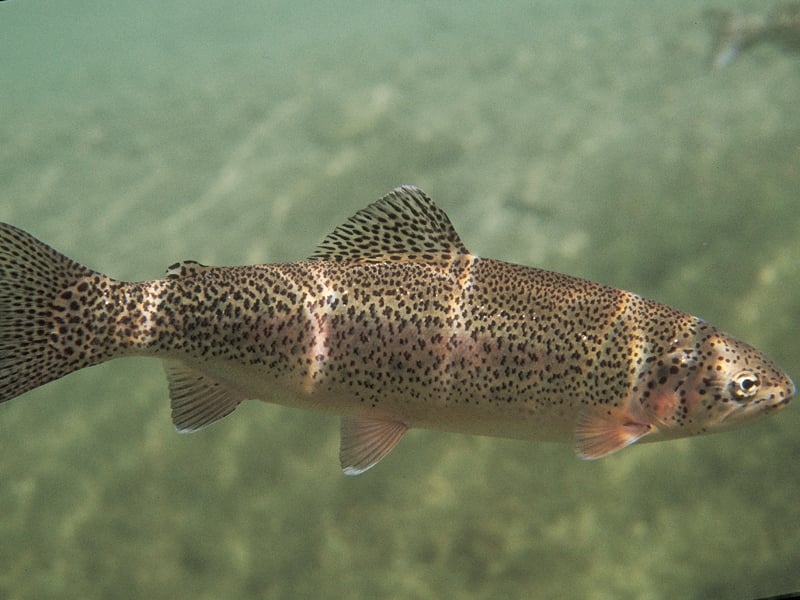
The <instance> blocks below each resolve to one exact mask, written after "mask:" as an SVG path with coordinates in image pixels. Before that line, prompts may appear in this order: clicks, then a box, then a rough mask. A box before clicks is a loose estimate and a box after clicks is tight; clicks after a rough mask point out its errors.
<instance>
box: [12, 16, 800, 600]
mask: <svg viewBox="0 0 800 600" xmlns="http://www.w3.org/2000/svg"><path fill="white" fill-rule="evenodd" d="M709 6H712V4H709ZM713 6H716V7H726V6H728V7H730V8H742V9H744V8H751V9H753V10H760V11H763V10H766V9H767V8H768V5H767V3H763V2H756V1H752V2H749V3H748V2H742V3H733V2H725V1H724V0H720V1H719V2H717V3H716V4H713ZM770 6H771V5H770ZM706 7H707V6H706V5H705V4H704V3H700V2H696V1H695V0H674V1H670V2H657V3H644V2H635V1H633V0H614V1H609V2H590V1H589V0H585V1H577V0H575V1H570V0H551V1H540V2H530V1H524V2H523V1H517V2H514V1H511V2H503V3H485V2H474V1H468V2H462V3H457V4H456V3H451V2H402V3H398V2H366V1H360V2H359V1H353V2H346V3H333V2H321V1H303V2H291V1H263V0H242V1H240V2H236V3H221V2H209V1H207V0H200V1H194V2H188V1H183V2H178V1H169V0H159V1H155V0H143V1H139V2H121V3H118V2H106V1H101V0H85V1H84V0H79V1H76V2H69V3H66V2H52V1H50V2H48V1H44V2H35V1H33V0H8V1H6V2H2V3H0V55H1V56H2V61H0V220H3V221H7V222H10V223H13V224H15V225H17V226H20V227H22V228H24V229H26V230H28V231H30V232H32V233H33V234H34V235H36V236H37V237H39V238H41V239H43V240H45V241H46V242H48V243H49V244H51V245H52V246H54V247H55V248H57V249H59V250H61V251H62V252H64V253H66V254H67V255H69V256H70V257H72V258H75V259H77V260H79V261H81V262H83V263H84V264H86V265H88V266H90V267H92V268H94V269H96V270H99V271H102V272H104V273H107V274H109V275H112V276H114V277H116V278H121V279H130V280H139V279H149V278H155V277H160V276H161V275H162V274H163V271H164V268H165V267H166V266H167V265H168V264H170V263H172V262H174V261H176V260H179V259H187V258H191V259H196V260H199V261H201V262H204V263H207V264H249V263H262V262H274V261H286V260H294V259H300V258H303V257H306V256H308V255H309V254H311V252H312V251H313V249H314V247H315V245H316V244H317V243H318V242H319V241H320V240H321V239H322V238H323V237H324V236H325V235H326V234H327V233H329V232H330V231H331V230H332V229H333V228H334V227H335V226H336V225H338V224H339V223H340V222H343V221H344V220H345V219H346V218H348V217H349V216H350V215H351V214H353V213H354V212H355V211H357V210H358V209H360V208H362V207H364V206H366V205H367V204H368V203H370V202H372V201H373V200H375V199H377V198H378V197H379V196H382V195H383V194H384V193H386V192H387V191H389V190H390V189H392V188H393V187H395V186H397V185H400V184H404V183H414V184H416V185H418V186H420V187H422V188H423V189H424V190H425V191H426V192H428V194H430V195H431V196H432V197H433V199H434V200H435V201H436V202H437V203H438V204H440V205H441V206H442V207H443V208H444V209H445V210H446V211H447V212H448V214H449V215H450V218H451V220H452V221H453V223H454V225H455V227H456V230H457V231H458V232H459V233H460V234H461V237H462V239H463V240H464V242H465V244H466V245H467V247H468V248H470V250H472V251H473V252H475V253H477V254H479V255H482V256H489V257H493V258H500V259H504V260H508V261H513V262H519V263H524V264H528V265H533V266H538V267H543V268H548V269H552V270H557V271H561V272H567V273H570V274H573V275H577V276H581V277H586V278H590V279H593V280H597V281H600V282H603V283H606V284H610V285H613V286H616V287H621V288H625V289H629V290H632V291H635V292H638V293H640V294H642V295H645V296H648V297H652V298H655V299H658V300H660V301H662V302H665V303H667V304H670V305H673V306H675V307H677V308H680V309H683V310H685V311H687V312H690V313H693V314H697V315H699V316H702V317H704V318H706V319H707V320H709V321H711V322H712V323H714V324H715V325H717V326H719V327H721V328H722V329H723V330H726V331H728V332H730V333H732V334H734V335H736V336H738V337H741V338H743V339H745V340H747V341H748V342H750V343H752V344H753V345H755V346H756V347H758V348H759V349H761V350H763V351H764V352H766V353H767V354H769V355H770V356H772V357H773V358H774V359H775V360H776V361H777V362H778V364H780V365H781V366H782V367H783V368H784V369H786V370H787V371H788V372H789V373H791V374H793V375H794V376H795V377H796V378H797V377H800V345H798V342H797V323H798V319H800V308H799V307H800V278H799V276H800V210H798V208H799V205H800V110H798V109H799V108H800V105H799V104H798V98H800V57H798V56H796V55H795V56H793V55H790V54H786V53H783V52H781V51H780V50H779V49H776V48H774V47H770V46H768V45H766V46H763V47H758V48H756V49H754V50H752V51H750V52H747V53H745V54H743V55H742V56H741V57H740V58H739V59H738V60H737V61H735V62H734V63H733V64H732V65H730V66H729V67H727V68H725V69H723V70H720V71H717V72H712V71H710V70H709V52H710V48H711V44H712V32H711V31H710V29H709V26H708V24H707V23H706V22H704V20H703V17H702V11H703V9H704V8H706ZM796 404H797V403H795V404H792V405H791V406H790V407H789V408H788V409H787V410H785V411H783V412H781V413H779V414H777V415H775V416H772V417H768V418H765V419H763V420H760V421H758V422H756V423H754V424H752V425H750V426H748V427H747V428H745V429H741V430H736V431H733V432H729V433H724V434H719V435H713V436H708V437H701V438H697V439H691V440H680V441H673V442H666V443H660V444H647V445H642V446H634V447H632V448H631V449H627V450H625V451H624V452H621V453H619V454H615V455H613V456H611V457H609V458H607V459H604V460H601V461H596V462H583V461H580V460H577V459H576V458H575V456H574V455H573V453H572V450H571V448H570V447H569V446H566V445H553V444H546V443H533V442H520V441H509V440H500V439H491V438H482V437H474V436H465V435H455V434H444V433H438V432H432V431H412V432H411V433H410V434H409V435H407V436H406V437H405V438H404V440H403V441H402V443H401V444H400V445H399V446H398V448H397V449H396V450H395V451H394V452H392V453H391V455H390V456H388V457H387V458H386V459H385V460H383V461H382V462H381V463H380V464H379V465H378V466H377V467H376V468H374V469H372V470H371V471H369V472H368V473H366V474H364V475H362V476H359V477H355V478H353V477H346V476H344V475H342V473H341V471H340V469H339V465H338V437H339V428H338V419H335V418H331V417H326V416H320V415H316V414H313V413H307V412H303V411H297V410H291V409H286V408H280V407H277V406H273V405H268V404H263V403H258V402H250V403H245V404H243V405H242V406H240V407H239V409H238V410H237V411H236V413H235V414H233V415H232V416H231V417H229V418H227V419H224V420H223V421H221V422H220V423H218V424H216V425H214V426H212V427H210V428H208V429H206V430H203V431H202V432H200V433H197V434H194V435H178V434H176V433H175V432H174V430H173V427H172V424H171V421H170V416H169V402H168V396H167V385H166V381H165V378H164V375H163V372H162V369H161V367H160V365H159V363H158V361H156V360H152V359H150V360H148V359H128V360H121V361H115V362H112V363H108V364H105V365H102V366H98V367H94V368H92V369H88V370H85V371H82V372H80V373H77V374H73V375H71V376H69V377H66V378H64V379H63V380H60V381H58V382H55V383H52V384H49V385H47V386H45V387H44V388H40V389H38V390H36V391H34V392H31V393H29V394H26V395H25V396H24V397H23V398H19V399H17V400H14V401H12V402H9V403H7V404H4V405H2V406H0V541H1V542H0V598H14V599H28V598H30V599H34V598H35V599H43V598H86V599H91V598H112V597H113V598H150V599H160V598H164V599H167V598H170V599H171V598H179V597H191V598H198V599H203V598H208V599H211V598H303V597H316V598H396V599H412V598H420V599H422V598H434V597H441V598H486V599H489V598H501V597H503V598H548V597H562V598H567V597H571V598H589V599H612V598H613V599H620V598H622V599H624V598H632V599H633V598H637V599H638V598H646V599H661V598H664V599H667V598H670V599H672V598H698V599H700V598H754V597H759V596H766V595H770V594H778V593H785V592H789V591H798V590H800V569H798V565H799V564H800V502H798V498H800V470H799V469H798V464H800V435H798V433H797V432H798V430H799V429H800V414H799V412H798V407H797V405H796Z"/></svg>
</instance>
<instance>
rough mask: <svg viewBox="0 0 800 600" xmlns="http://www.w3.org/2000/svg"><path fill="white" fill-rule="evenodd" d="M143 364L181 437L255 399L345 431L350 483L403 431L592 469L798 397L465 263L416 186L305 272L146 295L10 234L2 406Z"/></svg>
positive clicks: (633, 298)
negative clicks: (639, 445) (155, 370)
mask: <svg viewBox="0 0 800 600" xmlns="http://www.w3.org/2000/svg"><path fill="white" fill-rule="evenodd" d="M133 355H142V356H153V357H157V358H161V359H163V360H164V362H165V365H166V369H167V374H168V379H169V387H170V396H171V401H172V416H173V422H174V424H175V426H176V427H177V428H178V430H180V431H194V430H197V429H199V428H202V427H204V426H205V425H208V424H210V423H212V422H214V421H216V420H218V419H220V418H222V417H223V416H225V415H227V414H229V413H230V412H232V411H233V410H234V409H235V408H236V406H237V405H238V404H239V403H240V402H241V401H242V400H245V399H260V400H265V401H268V402H274V403H277V404H283V405H287V406H294V407H298V408H305V409H310V410H317V411H324V412H328V413H331V414H335V415H340V416H342V448H341V456H340V458H341V462H342V467H343V469H344V470H345V472H346V473H349V474H357V473H361V472H363V471H364V470H366V469H368V468H370V467H371V466H372V465H374V464H375V463H376V462H377V461H378V460H380V459H381V458H382V457H383V456H385V455H386V453H388V452H389V451H390V450H391V449H392V448H393V447H394V446H395V445H396V443H397V442H398V441H399V439H400V438H401V437H402V435H403V434H404V433H405V431H406V430H407V429H408V428H411V427H421V428H427V429H438V430H443V431H454V432H465V433H474V434H482V435H491V436H498V437H509V438H520V439H531V440H547V441H560V442H569V443H572V444H574V446H575V449H576V452H577V453H578V455H579V456H581V457H583V458H599V457H601V456H605V455H606V454H609V453H611V452H614V451H616V450H619V449H621V448H623V447H625V446H627V445H628V444H631V443H633V442H635V441H637V440H639V439H643V441H656V440H659V439H668V438H675V437H685V436H690V435H697V434H702V433H708V432H712V431H716V430H720V429H725V428H729V427H731V426H734V425H736V424H739V423H742V422H744V421H747V420H749V419H751V418H752V417H754V416H756V415H758V414H762V413H766V412H771V411H774V410H777V409H778V408H780V407H783V406H785V405H786V404H787V403H788V402H789V399H790V398H791V396H792V395H793V394H794V392H795V387H794V384H793V383H792V381H791V379H789V377H788V376H787V375H786V374H785V373H784V372H783V371H781V370H780V369H779V368H778V367H777V366H775V365H774V364H773V363H772V362H771V361H770V360H769V359H767V358H766V357H765V356H764V355H762V354H761V353H760V352H758V351H757V350H755V349H753V348H752V347H750V346H748V345H746V344H744V343H742V342H740V341H738V340H736V339H734V338H732V337H730V336H728V335H726V334H724V333H722V332H721V331H719V330H717V329H715V328H714V327H713V326H711V325H709V324H707V323H705V322H704V321H702V320H701V319H698V318H696V317H692V316H690V315H687V314H685V313H682V312H680V311H677V310H674V309H672V308H669V307H667V306H665V305H663V304H659V303H657V302H654V301H651V300H647V299H645V298H642V297H640V296H637V295H635V294H632V293H630V292H625V291H622V290H618V289H614V288H610V287H607V286H603V285H600V284H597V283H593V282H590V281H585V280H581V279H576V278H573V277H569V276H567V275H561V274H558V273H553V272H549V271H543V270H539V269H534V268H530V267H524V266H520V265H513V264H509V263H505V262H501V261H496V260H491V259H483V258H479V257H477V256H475V255H473V254H471V253H469V251H467V249H466V248H465V247H464V245H463V244H462V242H461V240H460V239H459V238H458V235H457V234H456V233H455V231H454V230H453V228H452V226H451V225H450V222H449V220H448V218H447V216H446V215H445V214H444V212H442V211H441V209H439V208H438V207H437V206H436V205H435V204H433V203H432V202H431V201H430V199H428V198H427V196H425V195H424V194H423V193H422V192H421V191H420V190H418V189H416V188H413V187H410V186H407V187H403V188H398V189H396V190H394V191H393V192H391V193H390V194H388V195H387V196H385V197H384V198H382V199H381V200H380V201H378V202H376V203H375V204H373V205H371V206H369V207H367V208H366V209H364V210H362V211H360V212H359V213H357V214H356V215H355V216H354V217H353V218H352V219H350V220H349V221H348V222H346V223H345V224H343V225H342V226H340V227H339V228H337V229H336V230H335V231H334V232H333V233H332V234H331V235H330V236H329V237H328V238H327V239H326V240H325V241H324V242H323V243H322V245H321V246H320V247H319V249H318V250H317V252H316V253H315V254H314V255H313V256H312V257H311V258H310V259H308V260H306V261H301V262H295V263H283V264H268V265H259V266H246V267H207V266H204V265H200V264H198V263H193V262H189V261H187V262H184V263H178V264H175V265H173V266H171V267H170V268H169V270H168V272H167V277H166V278H165V279H161V280H154V281H146V282H138V283H125V282H119V281H115V280H112V279H110V278H108V277H106V276H104V275H101V274H99V273H96V272H94V271H91V270H89V269H87V268H85V267H83V266H81V265H78V264H77V263H75V262H73V261H71V260H69V259H67V258H66V257H64V256H63V255H61V254H59V253H57V252H56V251H54V250H52V249H50V248H49V247H47V246H45V245H44V244H42V243H41V242H39V241H38V240H35V239H34V238H32V237H31V236H29V235H28V234H26V233H24V232H22V231H20V230H18V229H16V228H13V227H11V226H9V225H3V226H2V229H0V401H4V400H8V399H10V398H12V397H15V396H17V395H19V394H21V393H23V392H25V391H27V390H29V389H32V388H34V387H37V386H39V385H42V384H43V383H46V382H47V381H50V380H52V379H56V378H58V377H61V376H63V375H65V374H67V373H69V372H71V371H74V370H77V369H80V368H83V367H86V366H90V365H93V364H98V363H101V362H104V361H106V360H109V359H112V358H118V357H124V356H133Z"/></svg>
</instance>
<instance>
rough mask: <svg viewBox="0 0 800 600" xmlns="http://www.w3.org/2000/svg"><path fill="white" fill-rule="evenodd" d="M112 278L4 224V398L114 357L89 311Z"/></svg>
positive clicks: (0, 359)
mask: <svg viewBox="0 0 800 600" xmlns="http://www.w3.org/2000/svg"><path fill="white" fill-rule="evenodd" d="M112 283H114V282H113V280H111V279H109V278H107V277H105V276H104V275H101V274H99V273H96V272H94V271H92V270H90V269H88V268H86V267H84V266H82V265H80V264H78V263H77V262H75V261H73V260H70V259H69V258H67V257H66V256H64V255H62V254H60V253H59V252H56V251H55V250H53V249H52V248H50V247H49V246H47V245H46V244H44V243H42V242H40V241H39V240H37V239H36V238H34V237H33V236H31V235H29V234H28V233H25V232H24V231H22V230H21V229H17V228H16V227H13V226H11V225H7V224H5V223H0V402H5V401H6V400H10V399H11V398H15V397H16V396H19V395H20V394H23V393H24V392H27V391H28V390H32V389H33V388H36V387H39V386H40V385H44V384H45V383H48V382H49V381H53V380H54V379H58V378H59V377H63V376H64V375H66V374H68V373H71V372H72V371H76V370H78V369H81V368H83V367H87V366H89V365H92V364H97V363H99V362H102V361H104V360H107V359H108V358H111V356H109V355H105V356H98V354H103V353H98V352H97V351H96V348H95V347H94V343H95V337H96V335H95V333H94V332H93V331H92V330H94V329H95V326H94V324H89V325H87V323H86V321H87V320H88V321H91V319H87V314H86V313H87V311H89V309H91V308H92V304H95V303H97V302H98V301H100V300H102V299H103V297H102V293H101V292H100V291H99V290H101V289H108V287H109V285H110V284H112Z"/></svg>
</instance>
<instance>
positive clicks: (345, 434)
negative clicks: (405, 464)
mask: <svg viewBox="0 0 800 600" xmlns="http://www.w3.org/2000/svg"><path fill="white" fill-rule="evenodd" d="M406 431H408V425H406V424H405V423H401V422H400V421H386V420H382V419H370V418H367V417H342V432H341V433H342V439H341V446H340V448H339V460H340V461H341V463H342V471H344V474H345V475H360V474H361V473H363V472H364V471H366V470H367V469H369V468H371V467H373V466H374V465H375V464H376V463H377V462H378V461H379V460H381V459H382V458H383V457H384V456H386V455H387V454H389V452H391V450H392V448H394V447H395V446H396V445H397V442H399V441H400V438H402V437H403V434H404V433H405V432H406Z"/></svg>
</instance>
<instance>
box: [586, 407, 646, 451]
mask: <svg viewBox="0 0 800 600" xmlns="http://www.w3.org/2000/svg"><path fill="white" fill-rule="evenodd" d="M653 429H654V428H653V425H651V424H649V423H639V422H637V421H635V420H633V419H631V418H630V417H628V416H626V415H625V414H615V413H614V412H608V411H602V410H584V411H582V412H581V413H580V415H579V416H578V422H577V423H576V426H575V454H577V455H578V456H579V457H580V458H582V459H584V460H595V459H597V458H603V457H604V456H608V455H609V454H611V453H612V452H616V451H617V450H622V449H623V448H625V447H626V446H630V445H631V444H633V443H634V442H636V441H637V440H639V439H641V438H642V437H644V436H646V435H647V434H648V433H650V432H651V431H653Z"/></svg>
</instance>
